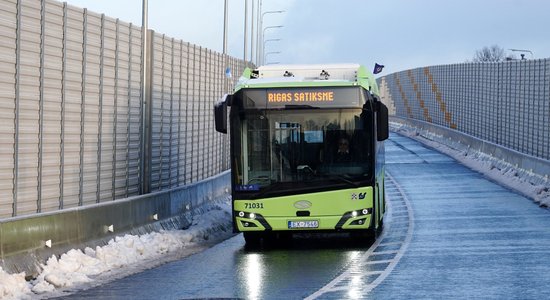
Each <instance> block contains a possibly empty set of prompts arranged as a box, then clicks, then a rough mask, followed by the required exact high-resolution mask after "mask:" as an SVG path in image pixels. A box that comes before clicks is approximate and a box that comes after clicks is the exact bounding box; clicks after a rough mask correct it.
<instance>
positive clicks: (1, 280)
mask: <svg viewBox="0 0 550 300" xmlns="http://www.w3.org/2000/svg"><path fill="white" fill-rule="evenodd" d="M30 292H31V285H30V284H29V283H28V282H26V281H25V273H19V274H8V273H6V272H4V270H3V269H2V267H0V299H20V298H24V297H25V296H26V295H28V294H29V293H30Z"/></svg>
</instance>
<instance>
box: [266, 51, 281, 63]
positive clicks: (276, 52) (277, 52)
mask: <svg viewBox="0 0 550 300" xmlns="http://www.w3.org/2000/svg"><path fill="white" fill-rule="evenodd" d="M279 53H281V51H275V52H267V53H266V54H265V57H264V58H267V56H268V55H269V54H279ZM266 61H267V59H266Z"/></svg>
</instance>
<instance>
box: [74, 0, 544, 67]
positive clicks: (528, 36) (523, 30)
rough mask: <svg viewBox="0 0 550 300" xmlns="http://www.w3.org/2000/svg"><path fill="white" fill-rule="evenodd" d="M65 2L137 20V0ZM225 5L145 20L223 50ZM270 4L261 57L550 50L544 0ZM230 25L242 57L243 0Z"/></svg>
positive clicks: (443, 58)
mask: <svg viewBox="0 0 550 300" xmlns="http://www.w3.org/2000/svg"><path fill="white" fill-rule="evenodd" d="M258 1H259V0H254V2H255V3H258ZM67 2H68V3H69V4H72V5H75V6H79V7H87V8H88V9H89V10H92V11H95V12H99V13H105V14H106V15H108V16H111V17H115V18H119V19H121V20H124V21H127V22H132V23H134V24H136V25H141V0H67ZM251 3H252V0H249V9H250V8H251ZM256 5H257V4H256ZM223 6H224V1H223V0H194V1H192V0H150V1H149V28H150V29H153V30H155V31H156V32H159V33H164V34H166V35H167V36H170V37H174V38H178V39H182V40H184V41H187V42H191V43H194V44H197V45H201V46H204V47H207V48H209V49H212V50H215V51H218V52H222V49H223ZM274 10H285V12H284V13H281V14H271V13H270V14H266V15H265V17H264V28H265V27H267V26H278V25H282V26H284V27H283V28H270V29H267V30H266V35H265V40H268V39H281V40H280V41H270V42H267V43H266V49H265V51H266V53H269V52H280V53H271V54H268V55H267V60H266V62H267V63H276V62H279V63H282V64H283V63H285V64H286V63H300V64H302V63H338V62H344V63H361V64H364V65H366V66H369V67H370V69H371V70H372V66H373V65H374V63H375V62H377V63H380V64H383V65H385V66H386V68H385V69H384V72H383V73H382V75H384V74H389V73H392V72H396V71H401V70H405V69H410V68H416V67H423V66H428V65H439V64H453V63H462V62H465V61H467V60H471V59H472V58H473V56H474V54H475V52H476V50H479V49H481V48H483V47H484V46H491V45H499V46H500V47H502V48H504V49H525V50H530V51H532V53H533V56H534V58H548V57H550V38H549V33H548V29H549V28H550V1H548V0H383V1H372V0H263V7H262V11H263V12H267V11H274ZM249 17H250V14H249ZM249 23H250V22H249ZM228 31H229V38H228V53H229V54H230V55H232V56H235V57H239V58H241V57H243V48H244V41H243V38H244V0H229V30H228ZM249 37H250V30H249ZM248 49H250V48H248ZM248 51H249V55H250V50H248ZM507 51H508V50H507ZM508 52H509V51H508ZM510 53H511V52H510ZM519 54H520V53H515V55H516V56H517V57H519ZM526 57H527V58H530V57H531V55H530V54H527V56H526Z"/></svg>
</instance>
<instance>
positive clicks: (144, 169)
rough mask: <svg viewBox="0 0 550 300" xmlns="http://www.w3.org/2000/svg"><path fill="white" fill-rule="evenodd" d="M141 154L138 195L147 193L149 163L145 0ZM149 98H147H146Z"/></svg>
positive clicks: (145, 5)
mask: <svg viewBox="0 0 550 300" xmlns="http://www.w3.org/2000/svg"><path fill="white" fill-rule="evenodd" d="M141 4H142V6H141V36H142V38H141V39H142V41H141V43H142V44H141V49H142V50H141V51H142V56H141V72H142V73H141V120H142V123H141V147H140V148H141V155H142V159H141V160H140V163H139V164H140V169H141V171H140V172H141V174H140V177H141V178H140V179H141V180H140V181H141V183H140V187H139V189H140V191H139V193H140V195H143V194H147V193H149V176H148V173H149V164H148V163H146V161H148V159H147V157H148V154H147V153H148V152H149V150H150V149H149V146H148V145H147V143H146V141H148V139H149V133H148V129H149V128H148V127H147V122H145V120H148V114H149V108H148V107H149V104H150V103H149V102H150V98H149V95H150V91H149V87H150V86H149V84H148V83H147V74H148V73H149V70H148V68H147V66H148V64H147V57H148V55H149V51H148V49H149V39H148V38H147V28H148V15H149V11H148V7H149V4H148V3H147V0H142V2H141ZM148 99H149V100H148Z"/></svg>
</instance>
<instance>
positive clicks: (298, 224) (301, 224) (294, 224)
mask: <svg viewBox="0 0 550 300" xmlns="http://www.w3.org/2000/svg"><path fill="white" fill-rule="evenodd" d="M288 228H289V229H294V228H319V221H318V220H310V221H288Z"/></svg>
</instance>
